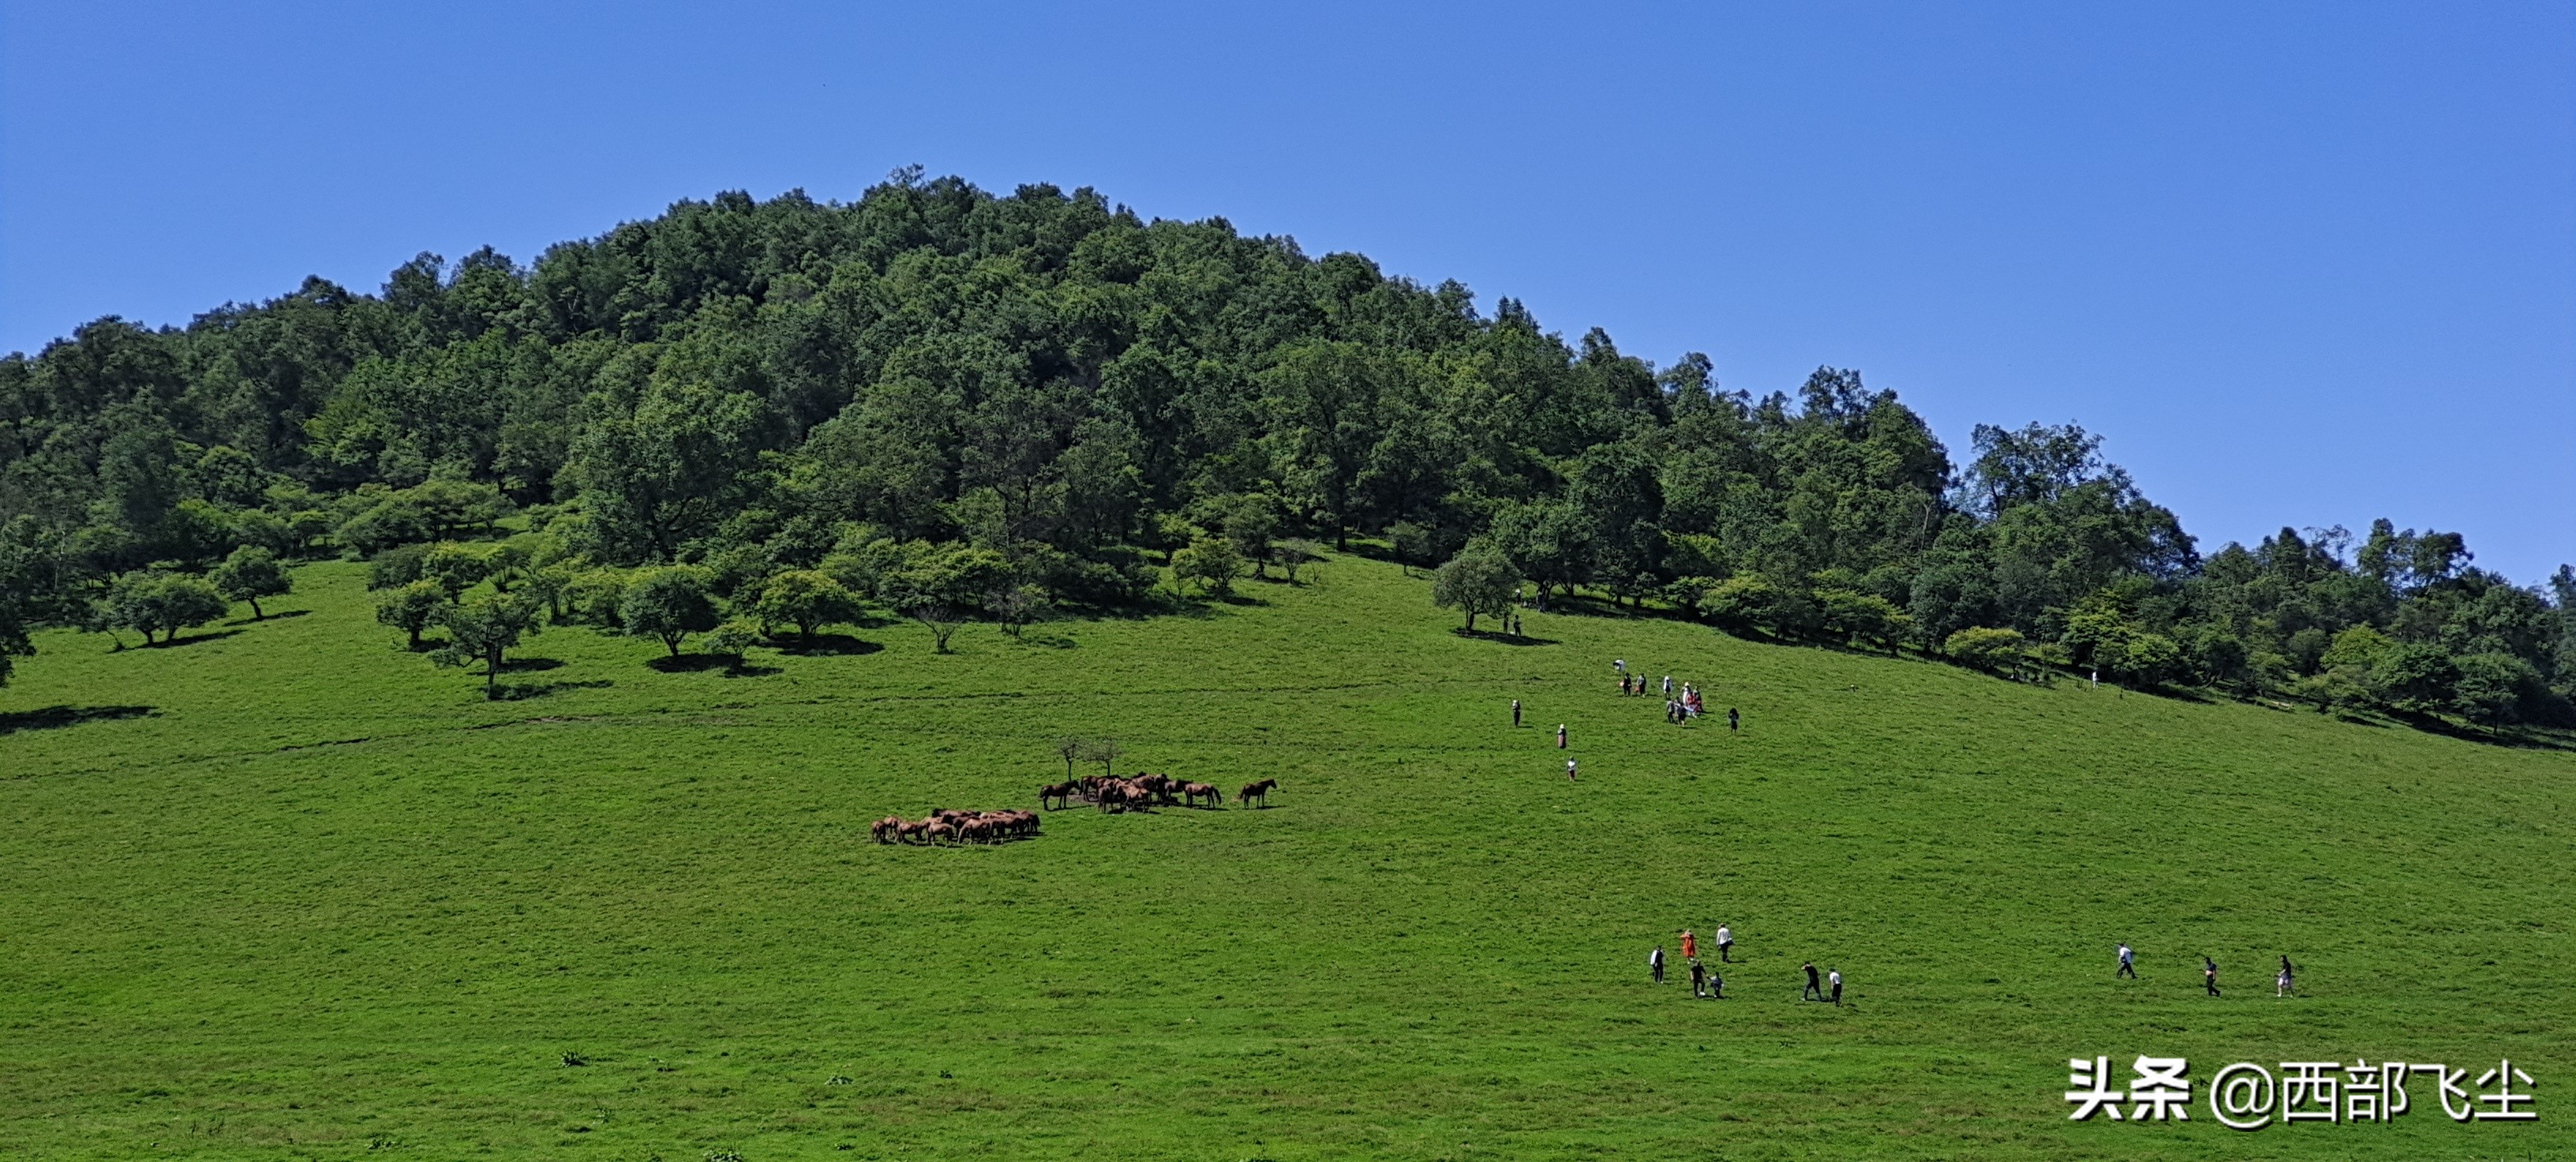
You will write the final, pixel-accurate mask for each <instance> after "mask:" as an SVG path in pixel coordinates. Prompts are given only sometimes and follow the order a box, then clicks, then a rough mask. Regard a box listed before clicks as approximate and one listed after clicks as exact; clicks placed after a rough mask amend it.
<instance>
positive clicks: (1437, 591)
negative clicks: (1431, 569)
mask: <svg viewBox="0 0 2576 1162" xmlns="http://www.w3.org/2000/svg"><path fill="white" fill-rule="evenodd" d="M1520 589H1521V574H1520V570H1518V569H1514V568H1512V563H1511V561H1510V559H1509V558H1506V557H1504V556H1503V555H1502V554H1501V553H1499V552H1496V551H1495V550H1493V549H1491V548H1486V547H1482V546H1476V547H1471V548H1469V549H1468V550H1467V551H1466V552H1463V553H1460V554H1458V555H1457V556H1455V557H1452V558H1450V559H1449V563H1448V564H1446V565H1442V566H1441V567H1440V571H1439V572H1438V573H1437V574H1434V575H1433V576H1432V579H1431V603H1432V604H1433V605H1437V606H1441V607H1443V608H1447V609H1458V610H1463V611H1465V612H1466V614H1467V632H1469V633H1474V632H1475V631H1476V615H1477V614H1479V613H1488V614H1492V615H1494V616H1496V617H1500V616H1502V615H1503V614H1504V613H1506V612H1509V611H1510V609H1511V607H1512V598H1513V597H1514V596H1515V595H1517V594H1518V593H1519V592H1520Z"/></svg>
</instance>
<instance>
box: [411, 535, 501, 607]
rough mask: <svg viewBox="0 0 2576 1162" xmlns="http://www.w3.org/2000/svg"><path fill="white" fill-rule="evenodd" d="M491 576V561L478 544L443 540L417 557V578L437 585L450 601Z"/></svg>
mask: <svg viewBox="0 0 2576 1162" xmlns="http://www.w3.org/2000/svg"><path fill="white" fill-rule="evenodd" d="M491 573H492V562H491V558H490V556H489V555H488V554H487V553H486V552H485V551H484V549H483V547H482V546H479V545H466V544H459V543H457V542H455V541H443V542H440V543H439V544H435V545H432V546H430V547H429V551H428V552H426V553H423V554H422V555H421V558H420V575H421V576H422V577H423V578H426V579H428V580H431V581H435V582H437V583H438V587H439V588H440V589H442V590H444V591H446V593H447V599H448V600H450V601H454V600H456V599H457V598H459V597H463V596H464V595H465V591H466V590H468V589H472V588H473V587H474V585H475V583H476V582H479V581H481V580H483V579H484V578H485V577H488V576H490V575H491Z"/></svg>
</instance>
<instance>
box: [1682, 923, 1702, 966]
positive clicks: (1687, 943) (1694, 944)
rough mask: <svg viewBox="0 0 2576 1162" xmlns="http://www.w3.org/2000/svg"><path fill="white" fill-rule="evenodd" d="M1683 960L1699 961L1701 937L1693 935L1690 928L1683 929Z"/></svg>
mask: <svg viewBox="0 0 2576 1162" xmlns="http://www.w3.org/2000/svg"><path fill="white" fill-rule="evenodd" d="M1682 959H1684V960H1693V961H1695V960H1698V959H1699V937H1697V936H1693V935H1691V930H1690V929H1688V928H1684V929H1682Z"/></svg>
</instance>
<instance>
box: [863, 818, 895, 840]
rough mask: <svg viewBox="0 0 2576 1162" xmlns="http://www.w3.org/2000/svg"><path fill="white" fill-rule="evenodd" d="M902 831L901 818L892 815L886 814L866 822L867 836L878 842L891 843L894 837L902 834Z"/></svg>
mask: <svg viewBox="0 0 2576 1162" xmlns="http://www.w3.org/2000/svg"><path fill="white" fill-rule="evenodd" d="M902 832H903V820H901V819H899V818H896V817H895V816H892V815H888V816H886V817H885V818H883V819H879V820H877V821H876V822H874V823H871V824H868V836H869V838H872V839H874V840H876V841H877V842H879V843H892V842H894V841H895V837H896V836H898V835H900V834H902Z"/></svg>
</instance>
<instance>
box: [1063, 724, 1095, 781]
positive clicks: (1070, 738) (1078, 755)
mask: <svg viewBox="0 0 2576 1162" xmlns="http://www.w3.org/2000/svg"><path fill="white" fill-rule="evenodd" d="M1090 751H1091V744H1090V743H1088V742H1086V741H1084V740H1083V738H1082V736H1080V735H1076V734H1068V735H1066V736H1064V737H1063V738H1059V739H1057V740H1055V756H1056V757H1057V758H1060V759H1063V760H1064V777H1065V781H1067V782H1071V781H1072V780H1073V764H1075V763H1077V762H1080V761H1081V760H1082V756H1084V755H1085V754H1088V753H1090Z"/></svg>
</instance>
